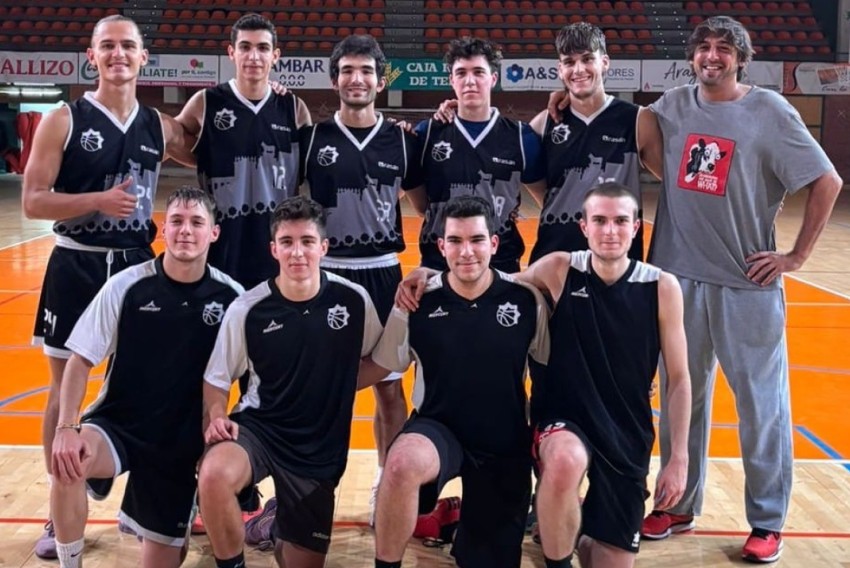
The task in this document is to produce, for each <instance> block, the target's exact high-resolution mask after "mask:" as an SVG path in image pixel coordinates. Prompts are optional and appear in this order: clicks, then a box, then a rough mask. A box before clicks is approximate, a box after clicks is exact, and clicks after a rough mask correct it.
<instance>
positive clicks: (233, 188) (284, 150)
mask: <svg viewBox="0 0 850 568" xmlns="http://www.w3.org/2000/svg"><path fill="white" fill-rule="evenodd" d="M297 105H298V98H297V97H295V95H293V94H292V93H287V94H286V95H283V96H280V95H276V94H274V93H273V92H272V91H271V89H269V91H268V92H267V93H266V96H265V97H263V99H262V100H260V101H259V102H256V103H254V102H251V101H249V100H248V99H246V98H245V97H244V96H242V94H241V93H239V91H238V90H237V89H236V81H235V79H232V80H230V82H228V83H223V84H221V85H218V86H217V87H212V88H209V89H207V90H205V91H204V120H203V124H202V125H201V133H200V136H199V137H198V142H197V144H196V145H195V148H194V153H195V156H196V158H197V162H198V182H199V183H200V185H201V187H202V188H204V189H205V190H206V191H207V192H208V193H209V194H210V195H212V196H213V198H215V202H216V205H217V206H218V211H219V212H218V218H217V221H218V222H219V224H220V225H221V236H220V237H219V239H218V241H217V242H215V243H213V244H212V246H211V247H210V264H212V265H213V266H217V267H218V268H220V269H222V270H224V271H226V272H227V273H228V274H230V275H232V276H233V277H234V278H236V279H237V280H239V281H240V282H241V283H242V284H244V285H245V286H254V285H256V284H258V283H259V282H261V281H263V280H265V279H266V278H270V277H272V276H275V275H276V274H277V273H278V271H279V268H278V265H277V262H276V261H275V260H274V259H273V258H272V256H271V255H270V254H269V252H268V250H269V241H271V238H270V237H269V223H270V220H271V213H272V212H273V211H274V208H275V207H276V206H277V204H278V203H280V202H281V201H283V200H284V199H286V198H287V197H292V196H293V195H296V194H297V193H298V185H297V184H298V151H299V149H298V132H297V129H296V109H297Z"/></svg>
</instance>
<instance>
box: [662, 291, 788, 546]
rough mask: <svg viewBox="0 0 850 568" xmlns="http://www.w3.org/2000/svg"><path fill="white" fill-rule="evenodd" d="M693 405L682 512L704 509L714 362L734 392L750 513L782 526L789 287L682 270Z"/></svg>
mask: <svg viewBox="0 0 850 568" xmlns="http://www.w3.org/2000/svg"><path fill="white" fill-rule="evenodd" d="M679 282H680V284H681V285H682V293H683V295H684V301H685V335H686V336H687V340H688V367H689V370H690V373H691V384H692V392H693V406H692V414H691V427H690V435H689V438H688V456H689V461H688V482H687V486H686V488H685V494H684V496H683V497H682V500H681V502H680V503H679V504H678V505H677V506H676V507H675V508H674V509H672V510H671V512H672V513H675V514H680V515H688V514H694V515H699V514H701V513H702V503H703V496H704V491H705V479H706V472H707V455H708V438H709V432H710V428H711V401H712V395H713V393H714V380H715V378H716V371H717V362H718V361H719V362H720V366H721V367H722V368H723V372H724V373H725V375H726V377H727V380H728V382H729V386H730V388H731V389H732V392H733V393H734V395H735V407H736V409H737V412H738V420H739V425H738V435H739V439H740V443H741V455H742V457H743V462H744V474H745V483H746V488H745V504H746V512H747V521H748V522H749V524H750V526H751V527H753V528H761V529H766V530H771V531H780V530H782V526H783V525H784V524H785V515H786V513H787V512H788V503H789V501H790V498H791V476H792V461H793V454H792V447H791V444H792V441H791V401H790V396H789V384H788V352H787V346H786V342H785V293H784V291H783V289H782V288H777V289H775V290H766V291H765V290H742V289H736V288H728V287H724V286H717V285H714V284H705V283H703V282H697V281H694V280H688V279H687V278H679ZM660 368H661V423H660V432H659V434H660V443H661V463H662V466H663V465H664V464H666V463H667V460H668V459H669V457H670V428H669V422H668V421H667V411H666V408H667V400H666V391H667V388H666V386H667V385H666V379H667V377H666V372H665V370H664V366H663V362H662V364H661V365H660Z"/></svg>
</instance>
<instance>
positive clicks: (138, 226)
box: [53, 92, 165, 249]
mask: <svg viewBox="0 0 850 568" xmlns="http://www.w3.org/2000/svg"><path fill="white" fill-rule="evenodd" d="M68 109H69V110H70V116H71V124H70V128H69V129H68V137H67V138H66V139H65V150H64V152H63V153H62V164H61V166H60V167H59V173H58V175H57V176H56V182H55V184H54V187H53V191H56V192H57V193H73V194H78V193H89V192H97V191H106V190H108V189H110V188H111V187H114V186H115V185H117V184H119V183H121V182H122V181H124V180H125V179H126V178H127V177H128V176H129V177H132V178H133V183H132V184H131V185H130V187H129V188H128V189H127V192H128V193H132V194H133V195H135V196H136V197H137V199H138V202H137V204H136V209H135V210H133V213H132V214H131V215H130V216H129V217H127V218H125V219H119V218H117V217H110V216H108V215H104V214H103V213H101V212H99V211H94V212H92V213H87V214H85V215H81V216H79V217H74V218H71V219H63V220H61V221H57V222H56V223H54V224H53V232H54V233H56V234H57V235H60V236H63V237H69V238H71V239H73V240H74V241H76V242H78V243H80V244H82V245H86V246H92V247H106V248H114V249H131V248H145V247H147V246H149V245H150V244H151V243H152V242H153V240H154V237H155V236H156V226H155V225H154V223H153V220H152V219H151V215H152V214H153V202H154V199H155V198H156V184H157V181H158V179H159V168H160V162H162V159H163V157H164V156H165V135H164V134H163V130H162V120H161V119H160V117H159V112H158V111H157V110H156V109H153V108H150V107H145V106H141V105H139V104H138V103H136V107H135V109H133V111H132V112H131V113H130V116H129V117H127V121H126V122H124V123H123V124H122V123H121V122H120V121H119V120H118V118H116V116H115V115H114V114H112V113H111V112H110V111H109V109H107V108H106V107H105V106H103V105H102V104H100V103H99V102H98V101H97V100H96V99H95V98H94V93H91V92H87V93H85V94H84V95H83V96H82V97H81V98H79V99H77V100H76V101H74V102H72V103H70V104H69V105H68Z"/></svg>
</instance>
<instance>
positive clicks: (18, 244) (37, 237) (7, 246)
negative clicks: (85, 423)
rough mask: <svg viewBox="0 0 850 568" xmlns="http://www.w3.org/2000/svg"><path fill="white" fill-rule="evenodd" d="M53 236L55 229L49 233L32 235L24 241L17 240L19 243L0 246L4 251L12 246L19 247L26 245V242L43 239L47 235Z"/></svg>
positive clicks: (0, 249)
mask: <svg viewBox="0 0 850 568" xmlns="http://www.w3.org/2000/svg"><path fill="white" fill-rule="evenodd" d="M51 236H53V231H48V232H47V233H45V234H43V235H38V236H35V237H30V238H28V239H25V240H23V241H19V242H17V243H11V244H8V245H4V246H2V247H0V251H4V250H6V249H10V248H12V247H17V246H21V245H25V244H27V243H31V242H33V241H37V240H38V239H43V238H45V237H51Z"/></svg>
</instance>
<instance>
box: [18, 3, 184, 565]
mask: <svg viewBox="0 0 850 568" xmlns="http://www.w3.org/2000/svg"><path fill="white" fill-rule="evenodd" d="M86 56H87V58H88V61H89V63H90V64H91V65H92V66H93V67H94V68H95V69H97V71H98V74H99V76H100V79H99V81H98V86H97V89H96V90H95V91H94V92H87V93H85V94H84V95H83V96H82V97H81V98H79V99H77V100H76V101H74V102H72V103H71V104H68V105H64V106H63V107H61V108H59V109H57V110H55V111H53V112H51V113H49V114H48V115H47V116H45V117H44V120H42V121H41V124H40V125H39V128H38V130H37V131H36V134H35V138H34V140H33V149H32V154H31V157H30V160H29V162H28V164H27V168H26V171H25V172H24V179H23V193H22V197H23V210H24V214H25V215H26V216H27V217H28V218H30V219H53V220H56V223H54V225H53V232H54V233H55V234H56V246H55V248H54V249H53V252H52V253H51V255H50V260H49V261H48V263H47V270H46V272H45V276H44V284H43V286H42V290H41V297H40V299H39V306H38V311H37V312H36V322H35V330H34V332H33V335H34V340H33V341H34V343H37V344H42V345H43V348H44V353H45V355H46V356H47V360H48V364H49V368H50V391H49V394H48V397H47V407H46V408H45V411H44V423H43V426H42V442H43V445H44V455H45V461H46V463H47V472H48V479H51V472H52V467H51V457H50V456H51V449H52V447H53V436H54V433H55V430H56V424H57V419H58V415H59V390H60V385H61V381H62V375H63V372H64V369H65V364H66V362H67V361H68V358H69V357H70V356H71V351H70V350H69V349H67V348H66V347H65V341H66V340H67V339H68V336H69V334H70V333H71V330H72V329H73V328H74V324H75V323H76V321H77V319H78V318H79V317H80V315H81V314H82V313H83V310H85V308H86V306H87V305H88V304H89V302H90V301H91V300H92V298H94V296H95V294H96V293H97V291H98V290H99V289H100V287H101V285H103V283H104V282H105V281H106V279H107V278H108V277H109V276H110V275H112V274H115V273H117V272H119V271H120V270H122V269H124V268H126V267H127V266H131V265H134V264H138V263H140V262H144V261H146V260H149V259H151V258H153V251H152V250H151V248H150V244H151V242H152V241H153V239H154V236H155V234H156V227H155V226H154V223H153V221H152V220H151V213H152V212H153V201H154V198H155V196H156V187H157V180H158V178H159V168H160V163H161V162H162V161H163V160H164V159H165V157H166V152H168V153H171V154H174V155H182V153H181V151H182V148H183V147H185V145H186V144H187V142H185V141H184V132H183V129H182V127H181V126H180V125H179V124H178V123H177V122H175V120H174V119H173V118H171V117H169V116H167V115H164V114H160V113H159V112H158V111H157V110H155V109H153V108H149V107H145V106H141V105H140V104H139V102H138V101H137V100H136V80H137V79H138V76H139V70H140V69H141V67H142V66H144V65H145V64H146V63H147V61H148V52H147V50H146V49H145V48H144V44H143V41H142V35H141V33H140V31H139V28H138V26H137V25H136V24H135V22H133V20H131V19H130V18H127V17H125V16H119V15H115V16H108V17H106V18H103V19H102V20H100V21H99V22H98V23H97V24H96V25H95V27H94V30H93V31H92V40H91V47H89V48H88V49H87V50H86ZM35 552H36V555H37V556H39V557H40V558H48V559H50V558H56V547H55V544H54V539H53V525H52V522H50V521H48V523H47V525H46V527H45V532H44V535H43V536H42V537H41V538H40V539H39V541H38V543H37V544H36V550H35Z"/></svg>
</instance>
